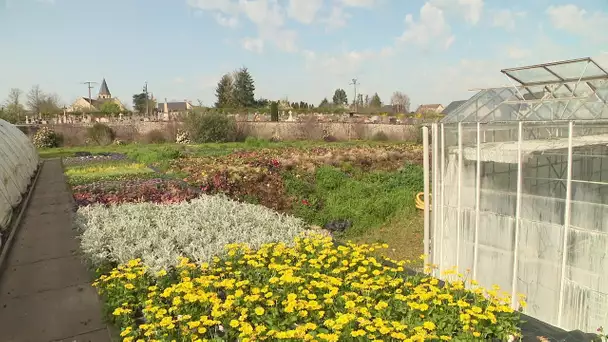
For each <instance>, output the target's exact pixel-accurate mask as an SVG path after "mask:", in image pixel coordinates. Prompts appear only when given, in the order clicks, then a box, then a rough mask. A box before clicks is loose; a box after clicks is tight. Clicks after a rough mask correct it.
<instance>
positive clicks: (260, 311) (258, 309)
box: [255, 306, 264, 316]
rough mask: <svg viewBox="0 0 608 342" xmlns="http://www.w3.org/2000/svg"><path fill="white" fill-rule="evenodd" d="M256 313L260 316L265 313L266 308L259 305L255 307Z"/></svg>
mask: <svg viewBox="0 0 608 342" xmlns="http://www.w3.org/2000/svg"><path fill="white" fill-rule="evenodd" d="M255 314H256V315H258V316H262V315H263V314H264V308H263V307H261V306H258V307H257V308H255Z"/></svg>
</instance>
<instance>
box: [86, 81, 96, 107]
mask: <svg viewBox="0 0 608 342" xmlns="http://www.w3.org/2000/svg"><path fill="white" fill-rule="evenodd" d="M82 84H86V85H87V88H89V103H91V100H92V99H91V89H93V84H97V82H92V81H86V82H82Z"/></svg>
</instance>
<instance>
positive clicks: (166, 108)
mask: <svg viewBox="0 0 608 342" xmlns="http://www.w3.org/2000/svg"><path fill="white" fill-rule="evenodd" d="M163 113H169V105H168V104H167V98H166V97H165V105H164V106H163Z"/></svg>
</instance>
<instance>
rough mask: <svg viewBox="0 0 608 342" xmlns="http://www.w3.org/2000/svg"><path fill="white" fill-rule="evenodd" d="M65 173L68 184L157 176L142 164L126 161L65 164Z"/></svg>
mask: <svg viewBox="0 0 608 342" xmlns="http://www.w3.org/2000/svg"><path fill="white" fill-rule="evenodd" d="M65 175H66V176H67V178H68V183H69V184H70V185H79V184H88V183H93V182H97V181H105V180H126V179H141V178H154V177H156V176H157V175H156V174H155V172H154V171H153V170H151V169H150V168H148V167H147V166H146V165H144V164H139V163H127V162H112V163H100V164H89V165H86V164H85V165H73V166H67V167H66V169H65Z"/></svg>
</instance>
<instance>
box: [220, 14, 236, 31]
mask: <svg viewBox="0 0 608 342" xmlns="http://www.w3.org/2000/svg"><path fill="white" fill-rule="evenodd" d="M215 21H217V23H218V24H220V25H221V26H224V27H229V28H235V27H237V26H238V25H239V20H238V18H237V17H233V16H227V15H224V14H222V13H216V14H215Z"/></svg>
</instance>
